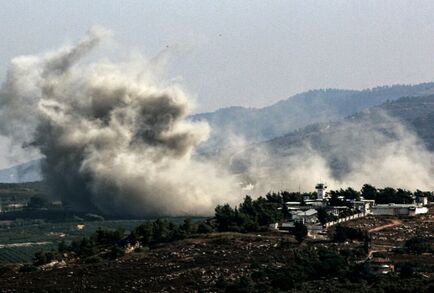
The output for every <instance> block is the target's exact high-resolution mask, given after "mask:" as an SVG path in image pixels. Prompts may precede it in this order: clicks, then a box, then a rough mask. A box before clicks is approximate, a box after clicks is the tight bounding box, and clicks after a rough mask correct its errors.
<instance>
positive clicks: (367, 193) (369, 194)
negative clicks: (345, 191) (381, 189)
mask: <svg viewBox="0 0 434 293" xmlns="http://www.w3.org/2000/svg"><path fill="white" fill-rule="evenodd" d="M361 193H362V196H363V198H365V199H371V200H375V199H376V198H377V193H378V191H377V188H375V187H374V186H372V185H369V184H365V185H363V187H362V191H361Z"/></svg>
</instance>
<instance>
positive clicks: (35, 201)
mask: <svg viewBox="0 0 434 293" xmlns="http://www.w3.org/2000/svg"><path fill="white" fill-rule="evenodd" d="M47 206H48V201H47V200H46V199H45V198H43V197H40V196H32V197H31V198H30V200H29V202H28V203H27V207H29V208H32V209H41V208H45V207H47Z"/></svg>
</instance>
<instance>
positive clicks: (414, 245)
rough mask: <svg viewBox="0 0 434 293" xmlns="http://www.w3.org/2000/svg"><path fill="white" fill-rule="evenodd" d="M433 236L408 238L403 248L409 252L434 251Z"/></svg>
mask: <svg viewBox="0 0 434 293" xmlns="http://www.w3.org/2000/svg"><path fill="white" fill-rule="evenodd" d="M433 243H434V236H433V237H418V236H416V237H413V238H410V239H408V240H407V241H406V242H405V244H404V248H405V249H406V250H407V251H408V252H411V253H416V254H421V253H434V246H433Z"/></svg>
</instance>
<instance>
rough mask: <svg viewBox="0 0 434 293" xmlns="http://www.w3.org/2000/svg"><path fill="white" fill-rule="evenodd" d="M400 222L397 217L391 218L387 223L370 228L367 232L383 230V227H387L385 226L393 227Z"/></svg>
mask: <svg viewBox="0 0 434 293" xmlns="http://www.w3.org/2000/svg"><path fill="white" fill-rule="evenodd" d="M401 224H402V221H401V220H399V219H392V220H391V221H390V223H389V224H386V225H382V226H378V227H375V228H372V229H370V230H368V232H369V233H375V232H378V231H381V230H384V229H387V228H392V227H395V226H399V225H401Z"/></svg>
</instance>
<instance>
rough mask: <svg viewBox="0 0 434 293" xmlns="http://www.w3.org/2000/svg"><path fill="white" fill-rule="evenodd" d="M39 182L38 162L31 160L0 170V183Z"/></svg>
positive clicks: (39, 167)
mask: <svg viewBox="0 0 434 293" xmlns="http://www.w3.org/2000/svg"><path fill="white" fill-rule="evenodd" d="M40 180H42V175H41V161H40V160H33V161H29V162H26V163H23V164H19V165H16V166H13V167H10V168H7V169H3V170H0V183H24V182H35V181H40Z"/></svg>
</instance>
